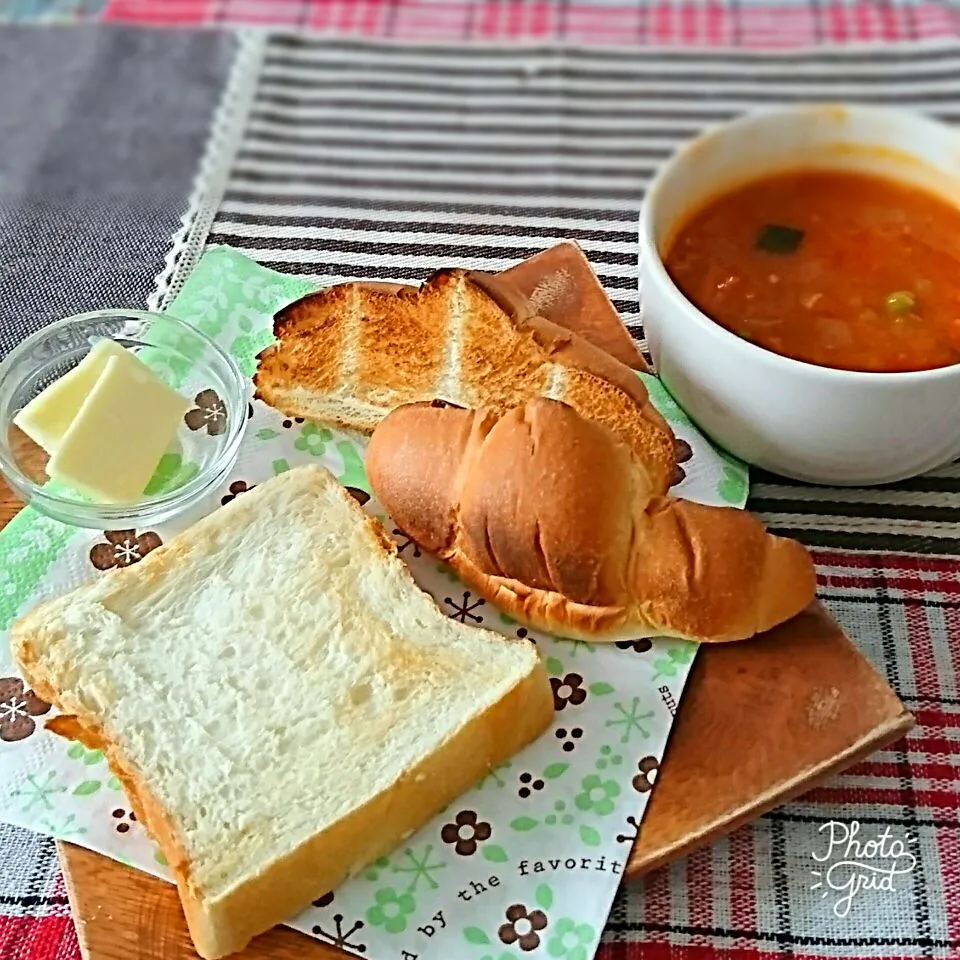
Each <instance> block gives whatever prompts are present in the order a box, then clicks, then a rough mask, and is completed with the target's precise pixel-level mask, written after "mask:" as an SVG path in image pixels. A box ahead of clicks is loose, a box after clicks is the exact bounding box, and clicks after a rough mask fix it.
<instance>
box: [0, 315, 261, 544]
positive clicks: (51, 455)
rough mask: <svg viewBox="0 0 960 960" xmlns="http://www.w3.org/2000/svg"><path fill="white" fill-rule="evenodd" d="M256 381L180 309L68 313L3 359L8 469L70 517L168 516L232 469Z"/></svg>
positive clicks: (104, 523) (1, 401)
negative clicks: (177, 312) (252, 383)
mask: <svg viewBox="0 0 960 960" xmlns="http://www.w3.org/2000/svg"><path fill="white" fill-rule="evenodd" d="M248 393H249V385H248V383H247V382H246V381H245V379H244V377H243V375H242V373H241V372H240V370H239V368H238V367H237V365H236V363H235V362H234V361H233V359H232V358H231V357H230V356H228V355H227V354H226V353H225V352H224V351H223V350H222V349H221V348H220V347H218V346H217V345H216V344H215V343H214V342H213V341H212V340H211V339H210V338H209V337H207V336H206V335H204V334H203V333H202V332H200V331H199V330H197V329H196V328H195V327H193V326H191V325H190V324H187V323H184V322H183V321H181V320H178V319H176V318H175V317H172V316H169V315H166V314H153V313H147V312H143V311H134V310H112V311H95V312H92V313H85V314H80V315H78V316H74V317H68V318H66V319H64V320H60V321H57V322H56V323H53V324H51V325H50V326H48V327H46V328H44V329H43V330H41V331H39V332H38V333H36V334H34V335H33V336H31V337H29V338H28V339H26V340H25V341H24V342H23V343H21V344H20V345H19V346H17V347H16V348H15V349H14V350H13V351H11V353H10V354H9V355H8V356H7V357H6V358H5V359H4V361H3V362H2V363H0V425H2V429H0V471H2V473H3V475H4V477H5V478H6V480H7V482H8V483H9V484H10V486H11V487H12V488H13V489H14V491H15V492H16V493H18V494H19V495H20V496H21V497H22V498H23V499H24V500H25V501H26V502H28V503H30V504H31V506H33V507H34V508H36V509H37V510H39V511H40V512H42V513H44V514H46V515H47V516H50V517H53V518H54V519H57V520H60V521H62V522H64V523H69V524H72V525H76V526H82V527H91V528H96V529H101V530H107V529H118V528H126V527H134V528H135V527H137V526H143V525H145V524H148V523H149V524H156V523H160V522H162V521H163V520H167V519H169V518H170V517H172V516H174V515H175V514H177V513H179V512H180V511H182V510H184V509H186V508H187V507H189V506H191V505H192V504H194V503H196V502H197V501H198V500H200V499H201V498H203V497H204V496H205V495H206V494H208V493H210V492H211V491H213V490H214V489H215V488H216V487H218V486H219V485H220V484H221V483H222V482H223V481H224V480H225V479H226V476H227V474H228V473H229V471H230V469H231V468H232V467H233V465H234V463H235V462H236V458H237V454H238V452H239V447H240V441H241V439H242V436H243V430H244V426H245V423H246V419H247V416H246V414H247V403H248Z"/></svg>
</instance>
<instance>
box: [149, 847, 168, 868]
mask: <svg viewBox="0 0 960 960" xmlns="http://www.w3.org/2000/svg"><path fill="white" fill-rule="evenodd" d="M153 859H154V860H156V861H157V863H159V864H160V866H161V867H169V866H170V864H169V862H168V861H167V858H166V857H165V856H164V855H163V851H162V850H161V849H160V848H159V847H157V848H156V849H155V850H154V851H153Z"/></svg>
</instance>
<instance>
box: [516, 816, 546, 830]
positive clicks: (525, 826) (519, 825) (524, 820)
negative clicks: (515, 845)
mask: <svg viewBox="0 0 960 960" xmlns="http://www.w3.org/2000/svg"><path fill="white" fill-rule="evenodd" d="M539 822H540V821H539V820H534V819H533V817H516V818H515V819H513V820H511V821H510V826H511V827H513V829H514V830H518V831H519V832H520V833H526V832H528V831H529V830H532V829H533V828H534V827H535V826H536V825H537V824H538V823H539Z"/></svg>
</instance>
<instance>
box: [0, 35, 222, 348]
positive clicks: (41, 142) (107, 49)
mask: <svg viewBox="0 0 960 960" xmlns="http://www.w3.org/2000/svg"><path fill="white" fill-rule="evenodd" d="M235 42H236V41H235V39H234V37H233V36H232V35H230V34H226V33H218V32H214V31H166V30H144V29H138V28H134V27H107V26H89V27H86V26H85V27H71V28H49V27H47V28H45V27H30V26H7V27H4V28H3V29H2V30H0V356H3V355H5V354H6V353H7V352H8V351H9V350H10V348H11V347H12V346H13V345H14V344H16V343H17V342H18V341H20V340H21V339H23V337H24V336H26V335H27V334H28V333H30V332H32V331H33V330H36V329H39V327H41V326H42V325H44V324H45V323H49V322H50V321H51V320H54V319H56V318H58V317H61V316H65V315H67V314H70V313H76V312H79V311H83V310H93V309H100V308H104V307H110V306H128V307H131V306H133V307H143V305H144V301H145V299H146V297H147V295H148V294H149V293H150V291H151V290H152V288H153V282H154V278H155V276H156V275H157V273H158V272H159V271H160V270H161V268H162V266H163V258H164V255H165V254H166V252H167V250H168V248H169V241H170V237H171V235H172V233H173V232H174V231H175V230H176V229H177V226H178V224H179V219H180V216H181V215H182V214H183V213H184V211H185V210H186V208H187V201H188V198H189V195H190V192H191V187H192V185H193V179H194V176H195V175H196V171H197V168H198V165H199V162H200V158H201V156H202V153H203V149H204V146H205V144H206V139H207V135H208V132H209V129H210V122H211V119H212V117H213V113H214V111H215V109H216V106H217V104H218V102H219V99H220V95H221V93H222V91H223V88H224V85H225V83H226V79H227V74H228V72H229V68H230V64H231V60H232V55H233V51H234V48H235Z"/></svg>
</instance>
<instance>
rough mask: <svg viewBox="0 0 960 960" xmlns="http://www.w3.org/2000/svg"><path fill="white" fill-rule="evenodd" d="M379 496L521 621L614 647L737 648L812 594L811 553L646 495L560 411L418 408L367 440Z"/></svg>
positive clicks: (630, 467) (612, 449)
mask: <svg viewBox="0 0 960 960" xmlns="http://www.w3.org/2000/svg"><path fill="white" fill-rule="evenodd" d="M366 466H367V475H368V477H369V480H370V484H371V486H372V489H373V491H374V493H375V495H376V496H377V498H378V499H379V500H380V502H381V503H382V504H383V506H384V508H385V509H386V510H387V511H388V512H389V514H390V516H391V517H392V518H393V521H394V522H395V523H396V524H397V526H398V527H399V528H400V529H401V530H402V531H403V532H404V534H405V535H407V536H409V537H411V538H412V539H414V540H415V541H417V542H418V543H419V544H420V545H421V546H422V547H423V548H424V549H426V550H428V551H429V552H431V553H433V554H435V555H436V556H438V557H439V558H440V559H442V560H443V561H444V562H445V563H447V564H449V566H450V567H451V568H452V569H453V570H454V571H455V572H456V573H457V574H458V575H459V576H460V578H461V579H462V580H463V581H464V583H466V584H467V586H469V587H470V588H471V589H472V590H474V591H475V592H476V593H477V594H478V595H480V596H482V597H484V598H486V599H487V600H488V601H490V602H491V603H493V604H495V605H496V606H497V607H499V608H500V609H501V610H503V611H505V612H506V613H508V614H509V615H510V616H511V617H513V618H514V619H516V620H518V621H520V622H521V623H524V624H526V625H528V626H531V627H535V628H537V629H540V630H544V631H547V632H549V633H553V634H557V635H560V636H566V637H572V638H576V639H582V640H588V641H593V642H613V641H616V640H623V639H632V638H637V637H645V636H673V637H682V638H685V639H689V640H696V641H704V642H723V641H733V640H742V639H746V638H747V637H750V636H753V635H754V634H757V633H762V632H764V631H766V630H769V629H771V628H772V627H775V626H776V625H777V624H779V623H782V622H783V621H785V620H788V619H790V618H791V617H792V616H794V615H795V614H797V613H799V612H800V611H801V610H802V609H803V608H804V607H806V606H807V605H808V604H809V603H810V602H811V601H812V600H813V598H814V594H815V591H816V578H815V572H814V567H813V562H812V560H811V558H810V556H809V554H808V553H807V551H806V550H805V549H804V548H803V546H801V545H800V544H799V543H797V542H796V541H793V540H788V539H784V538H781V537H776V536H773V535H771V534H769V533H767V532H766V530H765V529H764V527H763V525H762V524H761V523H760V522H759V521H758V520H757V519H756V518H755V517H753V516H752V515H750V514H749V513H746V512H744V511H742V510H736V509H732V508H728V507H709V506H703V505H701V504H697V503H691V502H689V501H685V500H679V499H673V498H670V497H665V496H661V495H658V494H657V493H656V492H655V491H651V488H650V484H649V483H648V482H647V479H646V474H645V472H644V470H643V469H642V464H638V463H637V461H636V459H635V454H634V453H633V452H632V451H631V449H630V447H629V446H628V445H627V444H626V443H625V442H624V441H623V440H621V439H620V438H619V437H618V435H617V434H615V433H614V432H613V431H612V430H611V429H609V428H608V427H606V426H604V425H603V424H600V423H597V422H595V421H592V420H587V419H585V418H583V417H581V416H580V415H579V414H578V413H577V412H576V411H574V410H573V409H572V408H571V407H569V406H567V405H566V404H564V403H560V402H558V401H554V400H547V399H543V398H537V399H534V400H530V401H528V402H527V403H524V404H523V405H521V406H518V407H515V408H513V409H511V410H509V411H507V412H506V413H503V414H501V413H499V412H493V411H483V410H481V411H472V410H463V409H460V408H457V407H452V406H445V405H432V404H429V403H415V404H410V405H407V406H403V407H399V408H398V409H396V410H395V411H393V412H392V413H391V414H389V415H388V416H387V417H386V418H385V419H384V420H383V421H382V422H381V423H380V425H379V426H378V427H377V428H376V430H375V431H374V434H373V437H372V438H371V441H370V444H369V447H368V449H367V456H366Z"/></svg>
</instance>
